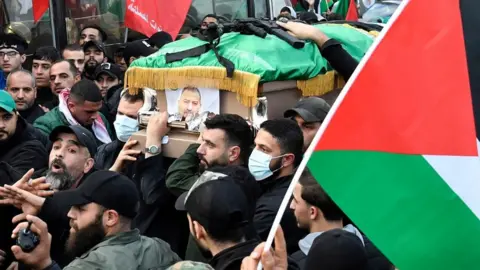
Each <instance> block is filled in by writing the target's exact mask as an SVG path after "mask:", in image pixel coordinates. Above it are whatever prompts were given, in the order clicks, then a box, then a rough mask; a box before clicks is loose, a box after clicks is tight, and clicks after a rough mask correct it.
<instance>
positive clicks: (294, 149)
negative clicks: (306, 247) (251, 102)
mask: <svg viewBox="0 0 480 270" xmlns="http://www.w3.org/2000/svg"><path fill="white" fill-rule="evenodd" d="M302 149H303V135H302V130H301V129H300V128H299V127H298V125H297V123H296V122H294V121H293V120H291V119H276V120H268V121H265V122H263V123H262V125H261V126H260V130H259V131H258V134H257V136H256V138H255V149H254V150H253V152H252V154H251V155H250V158H249V160H248V168H249V170H250V173H252V175H253V176H254V177H255V179H256V180H257V181H258V183H259V185H260V187H261V189H262V195H261V196H260V198H259V199H258V200H257V206H256V211H255V217H254V224H255V229H256V230H257V233H258V235H259V236H260V238H262V240H264V241H265V240H266V239H267V236H268V233H269V231H270V228H271V227H272V224H273V220H274V219H275V215H276V214H277V211H278V208H279V207H280V204H281V202H282V200H283V197H284V196H285V194H286V192H287V189H288V186H289V185H290V182H291V181H292V177H293V175H294V173H295V168H296V164H298V163H299V159H301V158H302V152H303V151H302ZM281 226H282V228H283V230H284V232H285V236H286V241H287V251H288V253H289V254H291V253H293V252H295V251H297V250H298V241H299V240H300V239H302V238H303V237H304V236H305V235H307V233H308V232H307V231H303V230H302V229H299V228H298V227H297V222H296V219H295V215H294V213H293V211H292V210H291V209H287V210H286V211H285V214H284V216H283V219H282V222H281Z"/></svg>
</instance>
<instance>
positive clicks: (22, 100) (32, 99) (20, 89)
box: [6, 69, 45, 124]
mask: <svg viewBox="0 0 480 270" xmlns="http://www.w3.org/2000/svg"><path fill="white" fill-rule="evenodd" d="M6 90H7V91H8V93H9V94H10V95H11V96H12V97H13V99H14V100H15V104H16V108H17V110H18V112H19V113H20V115H21V116H22V117H23V118H24V119H25V120H27V122H28V123H30V124H33V122H34V121H35V120H37V118H39V117H40V116H42V115H44V114H45V111H44V110H43V109H42V108H40V106H39V105H38V104H37V102H36V100H37V94H38V93H37V87H36V84H35V78H34V77H33V75H32V73H30V72H29V71H26V70H23V69H20V70H15V71H13V72H12V73H10V75H8V78H7V88H6Z"/></svg>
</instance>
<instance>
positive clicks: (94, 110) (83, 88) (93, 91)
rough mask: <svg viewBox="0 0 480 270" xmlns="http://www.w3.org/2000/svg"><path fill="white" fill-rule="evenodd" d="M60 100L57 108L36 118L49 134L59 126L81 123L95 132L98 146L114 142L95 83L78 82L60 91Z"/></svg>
mask: <svg viewBox="0 0 480 270" xmlns="http://www.w3.org/2000/svg"><path fill="white" fill-rule="evenodd" d="M59 101H60V104H59V106H58V107H55V108H54V109H53V110H51V111H49V112H48V113H46V114H45V115H44V116H42V117H40V118H38V119H37V120H36V121H35V123H34V126H35V127H36V128H38V129H39V130H41V131H42V132H44V133H45V134H50V133H51V132H52V130H53V129H54V128H56V127H57V126H65V125H67V126H69V125H82V126H83V127H85V128H86V129H88V130H89V131H91V132H92V133H93V134H94V135H95V138H96V139H97V143H98V144H99V145H102V144H104V143H109V142H111V141H112V140H111V138H112V137H113V136H112V135H113V134H112V133H111V130H110V125H109V123H108V121H107V119H106V118H105V116H103V114H102V113H100V112H99V110H100V108H101V107H102V104H103V102H102V95H101V94H100V89H98V87H97V85H96V84H95V83H94V82H92V81H90V80H81V81H79V82H77V83H76V84H75V85H74V86H73V87H72V89H71V90H70V91H62V92H61V93H60V95H59Z"/></svg>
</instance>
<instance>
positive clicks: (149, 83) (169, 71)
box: [125, 67, 260, 107]
mask: <svg viewBox="0 0 480 270" xmlns="http://www.w3.org/2000/svg"><path fill="white" fill-rule="evenodd" d="M259 82H260V76H258V75H256V74H253V73H249V72H245V71H239V70H235V72H234V74H233V78H227V71H226V70H225V68H223V67H222V68H220V67H181V68H144V67H131V68H129V69H128V70H127V72H126V75H125V87H128V88H129V91H130V93H132V94H135V93H137V91H138V88H141V87H149V88H152V89H155V90H157V91H160V90H165V89H178V88H184V87H186V86H196V87H204V88H215V89H221V90H227V91H231V92H235V93H237V99H238V101H239V102H240V103H241V104H243V105H244V106H247V107H253V106H255V105H256V104H257V93H258V84H259Z"/></svg>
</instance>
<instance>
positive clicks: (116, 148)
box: [95, 90, 144, 171]
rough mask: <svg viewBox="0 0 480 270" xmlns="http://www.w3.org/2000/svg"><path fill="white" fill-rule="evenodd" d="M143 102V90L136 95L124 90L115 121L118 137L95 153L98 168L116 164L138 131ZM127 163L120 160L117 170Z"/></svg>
mask: <svg viewBox="0 0 480 270" xmlns="http://www.w3.org/2000/svg"><path fill="white" fill-rule="evenodd" d="M143 103H144V95H143V92H142V91H139V93H138V94H136V95H131V94H130V93H128V91H125V90H124V91H123V93H122V96H121V98H120V103H119V105H118V109H117V116H116V118H115V122H114V123H113V125H114V127H115V133H116V134H117V139H116V140H114V141H112V142H111V143H108V144H104V145H102V146H100V147H99V148H98V152H97V154H96V155H95V166H96V167H97V168H98V169H102V170H108V169H110V168H111V167H112V166H114V164H115V161H116V160H117V157H118V156H119V154H120V151H121V150H122V149H123V148H124V146H125V143H126V142H127V141H128V139H130V136H132V134H133V133H135V132H137V131H138V121H137V117H138V111H139V110H140V108H142V106H143ZM132 143H133V142H130V143H129V145H127V147H128V148H131V147H132V146H133V145H132ZM125 165H126V162H124V160H121V161H120V160H119V161H118V162H117V164H116V170H115V171H117V170H118V171H121V170H122V169H123V168H124V166H125Z"/></svg>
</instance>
